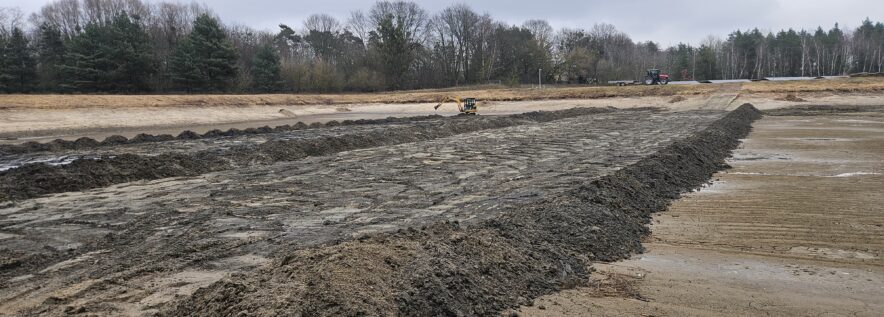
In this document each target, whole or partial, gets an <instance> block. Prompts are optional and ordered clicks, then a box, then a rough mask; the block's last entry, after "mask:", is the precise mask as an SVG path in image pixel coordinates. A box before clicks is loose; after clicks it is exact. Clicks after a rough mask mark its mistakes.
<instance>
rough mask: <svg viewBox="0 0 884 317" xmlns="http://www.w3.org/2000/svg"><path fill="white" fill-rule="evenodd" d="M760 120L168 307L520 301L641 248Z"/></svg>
mask: <svg viewBox="0 0 884 317" xmlns="http://www.w3.org/2000/svg"><path fill="white" fill-rule="evenodd" d="M759 116H760V114H759V113H758V111H757V110H755V109H754V108H752V107H751V106H743V107H741V108H739V109H738V110H736V111H735V112H733V113H731V114H729V115H728V116H726V117H725V118H723V119H721V120H719V121H717V122H715V123H714V124H712V125H711V126H710V127H709V128H707V129H706V130H704V131H702V132H700V133H699V134H697V135H694V136H692V137H690V138H688V139H686V140H682V141H677V142H675V143H673V144H671V145H669V146H668V147H666V148H665V149H663V150H661V151H660V152H658V153H655V154H653V155H651V156H650V157H647V158H645V159H642V160H641V161H639V162H637V163H636V164H633V165H630V166H628V167H626V168H624V169H622V170H620V171H618V172H616V173H614V174H612V175H610V176H606V177H602V178H600V179H597V180H594V181H592V182H588V183H586V184H584V185H582V186H580V187H578V188H576V189H574V190H570V191H567V192H564V193H562V194H560V195H557V196H556V197H550V198H546V199H543V200H541V201H538V202H536V203H533V204H531V205H527V206H521V207H520V208H515V209H512V210H507V211H505V212H504V213H503V215H502V216H501V217H499V218H495V219H489V220H486V221H483V222H481V223H478V224H476V225H474V226H461V225H459V224H457V223H445V224H437V225H432V226H429V227H426V228H422V229H421V230H405V231H400V232H397V233H393V234H386V233H385V234H378V235H373V236H370V237H366V238H363V239H360V240H358V241H353V242H346V243H342V244H339V245H335V246H331V247H323V248H314V249H306V250H297V251H292V252H291V253H290V254H289V255H287V256H285V257H284V258H282V259H281V260H279V261H277V262H275V263H273V265H271V266H269V267H267V268H264V269H262V270H259V271H257V272H255V273H251V274H247V275H243V276H238V277H236V278H233V279H230V280H225V281H222V282H218V283H215V284H213V285H212V286H210V287H208V288H204V289H200V290H199V291H197V292H196V293H195V294H194V295H193V297H192V298H190V299H188V300H186V301H185V302H183V303H182V304H180V305H178V306H177V307H176V308H174V309H172V310H170V311H169V312H168V315H173V316H181V315H194V316H197V315H198V316H274V315H323V316H340V315H364V314H367V315H394V314H396V315H404V316H415V315H420V316H436V315H456V316H459V315H493V314H495V313H497V312H499V311H500V310H502V309H504V308H507V307H513V306H518V305H522V304H526V303H529V302H530V300H531V299H533V298H535V297H537V296H540V295H542V294H548V293H551V292H554V291H557V290H559V289H561V288H563V287H572V286H574V285H577V284H579V283H581V281H585V280H586V278H587V272H586V270H584V269H583V268H584V266H583V265H584V264H585V263H586V262H585V261H587V260H588V261H594V260H601V261H613V260H617V259H622V258H625V257H627V256H629V255H630V254H632V253H635V252H640V251H641V250H642V247H641V244H640V239H641V237H642V236H644V235H645V234H647V229H646V227H645V224H646V223H647V222H648V220H649V219H650V215H651V213H653V212H657V211H662V210H664V209H665V208H666V206H667V205H668V204H669V202H670V201H671V200H673V199H676V198H678V196H679V195H680V194H681V192H683V191H686V190H690V189H692V188H696V187H698V186H700V185H702V184H703V183H705V182H706V181H707V180H708V178H709V177H710V176H711V175H712V173H714V172H716V171H718V170H721V169H723V168H725V167H726V166H725V165H724V164H723V159H724V158H725V157H726V156H727V155H728V154H729V153H730V150H731V149H733V148H735V147H736V145H737V144H738V143H739V141H738V139H739V138H741V137H743V136H745V135H746V134H748V132H749V124H750V123H751V121H753V120H755V119H757V118H758V117H759ZM584 255H588V256H586V257H584Z"/></svg>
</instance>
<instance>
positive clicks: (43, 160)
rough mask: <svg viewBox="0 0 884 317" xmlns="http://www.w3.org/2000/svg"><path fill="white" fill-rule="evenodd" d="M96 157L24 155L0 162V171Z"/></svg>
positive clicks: (67, 162)
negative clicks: (24, 156) (23, 156)
mask: <svg viewBox="0 0 884 317" xmlns="http://www.w3.org/2000/svg"><path fill="white" fill-rule="evenodd" d="M98 158H99V157H98V156H94V155H85V156H79V155H62V156H38V157H26V158H19V159H13V160H10V161H5V162H0V172H5V171H8V170H13V169H16V168H20V167H23V166H25V165H31V164H46V165H50V166H61V165H68V164H71V163H73V162H74V161H76V160H85V159H91V160H96V159H98ZM111 158H113V156H111Z"/></svg>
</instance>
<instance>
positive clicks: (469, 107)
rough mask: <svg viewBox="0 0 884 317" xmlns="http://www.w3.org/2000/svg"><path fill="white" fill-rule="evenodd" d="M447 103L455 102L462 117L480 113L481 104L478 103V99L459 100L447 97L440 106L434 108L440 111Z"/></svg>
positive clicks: (440, 102)
mask: <svg viewBox="0 0 884 317" xmlns="http://www.w3.org/2000/svg"><path fill="white" fill-rule="evenodd" d="M447 102H453V103H456V104H457V110H458V111H460V115H476V114H477V112H478V111H479V102H477V101H476V98H463V99H461V98H458V97H451V96H449V97H445V98H442V100H440V101H439V104H438V105H436V106H435V107H433V109H436V110H439V107H441V106H442V104H444V103H447Z"/></svg>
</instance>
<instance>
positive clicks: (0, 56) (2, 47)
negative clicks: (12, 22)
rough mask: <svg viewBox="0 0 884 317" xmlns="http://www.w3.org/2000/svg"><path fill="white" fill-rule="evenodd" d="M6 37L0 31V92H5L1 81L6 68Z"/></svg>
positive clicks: (4, 84)
mask: <svg viewBox="0 0 884 317" xmlns="http://www.w3.org/2000/svg"><path fill="white" fill-rule="evenodd" d="M6 41H7V39H6V37H5V36H3V33H0V92H6V83H4V82H3V73H4V70H5V69H6Z"/></svg>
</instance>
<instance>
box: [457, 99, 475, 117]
mask: <svg viewBox="0 0 884 317" xmlns="http://www.w3.org/2000/svg"><path fill="white" fill-rule="evenodd" d="M478 110H479V109H478V107H477V106H476V98H466V99H464V100H463V111H461V112H463V113H468V114H469V113H471V114H476V111H478Z"/></svg>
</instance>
